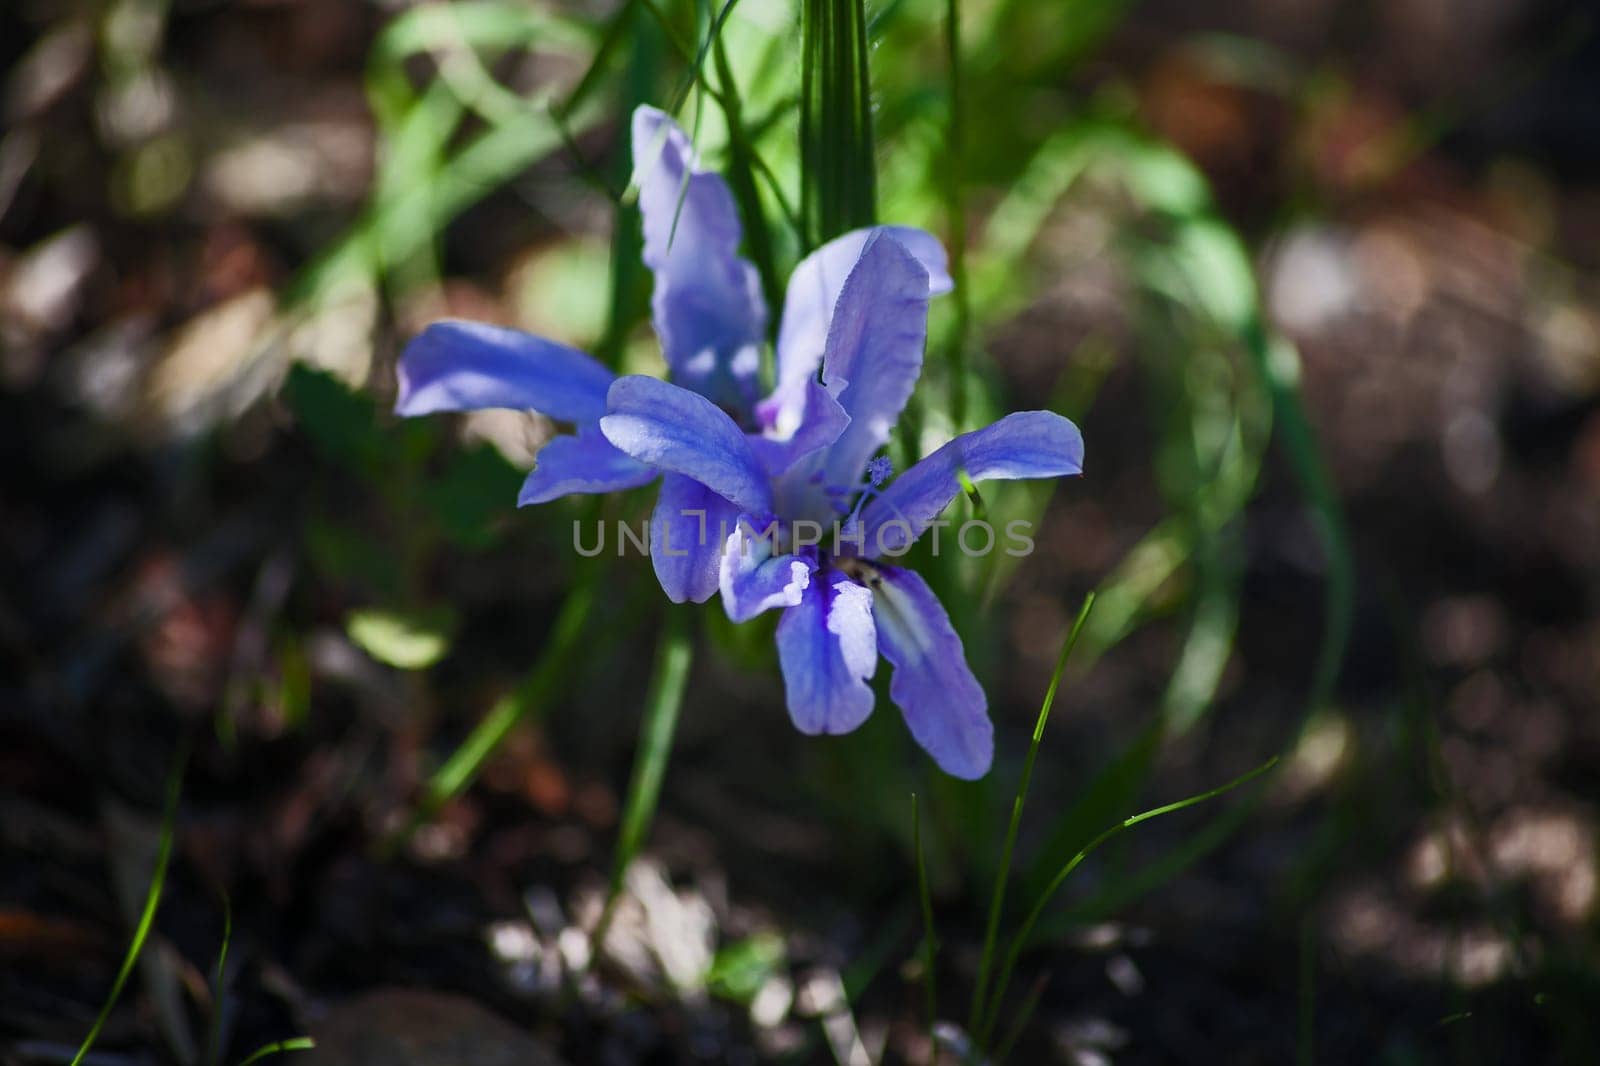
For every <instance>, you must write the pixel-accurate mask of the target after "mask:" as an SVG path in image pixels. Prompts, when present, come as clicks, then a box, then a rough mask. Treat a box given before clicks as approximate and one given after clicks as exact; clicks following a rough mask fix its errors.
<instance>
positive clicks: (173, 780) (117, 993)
mask: <svg viewBox="0 0 1600 1066" xmlns="http://www.w3.org/2000/svg"><path fill="white" fill-rule="evenodd" d="M188 761H189V757H188V752H187V750H184V751H182V752H180V753H179V755H178V757H177V759H176V761H175V762H174V764H173V767H172V770H171V772H169V773H168V775H167V790H166V792H167V794H166V801H165V804H164V806H163V810H162V814H161V844H160V847H159V849H158V851H157V852H156V864H155V869H154V871H153V872H152V873H151V875H150V887H149V889H148V890H147V891H146V892H145V897H144V909H143V910H142V911H141V912H140V915H139V921H138V923H137V924H136V925H135V926H134V930H133V940H132V941H131V942H130V943H129V944H128V953H127V955H125V956H124V957H123V960H122V966H121V968H120V969H118V970H117V977H116V980H115V981H113V982H112V983H111V994H110V995H109V996H107V997H106V1002H105V1005H104V1006H102V1007H101V1008H100V1013H99V1015H98V1016H97V1017H96V1018H95V1020H94V1025H92V1026H90V1028H89V1032H88V1035H86V1036H85V1037H84V1038H83V1044H82V1045H81V1046H80V1047H79V1048H78V1053H77V1054H76V1055H74V1056H73V1057H72V1064H71V1066H81V1063H82V1062H83V1060H84V1056H86V1055H88V1054H89V1051H90V1049H91V1048H93V1047H94V1042H95V1041H96V1040H98V1039H99V1038H100V1030H102V1029H104V1028H105V1024H106V1019H107V1018H109V1017H111V1010H112V1008H113V1007H115V1006H116V1005H117V1000H118V999H119V998H121V996H122V990H123V988H124V987H126V986H127V983H128V978H129V977H130V976H131V975H132V974H133V968H134V967H135V966H137V965H138V963H139V956H140V955H141V954H142V953H143V952H144V944H145V941H146V940H147V939H149V937H150V930H151V929H152V928H153V927H154V926H155V920H156V911H157V909H159V907H160V906H161V893H162V891H163V889H164V888H165V887H166V883H167V866H168V864H169V863H171V861H172V841H173V837H174V835H175V833H176V828H177V820H178V796H179V795H180V794H181V793H182V791H183V771H184V767H185V766H186V765H187V764H188Z"/></svg>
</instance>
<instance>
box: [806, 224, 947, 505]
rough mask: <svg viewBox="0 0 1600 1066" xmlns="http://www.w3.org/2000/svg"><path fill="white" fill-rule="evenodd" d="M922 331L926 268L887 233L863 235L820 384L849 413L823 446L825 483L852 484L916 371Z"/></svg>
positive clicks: (837, 313)
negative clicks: (844, 424) (844, 423)
mask: <svg viewBox="0 0 1600 1066" xmlns="http://www.w3.org/2000/svg"><path fill="white" fill-rule="evenodd" d="M927 336H928V272H927V271H926V270H924V269H923V267H922V264H921V263H919V262H917V260H916V257H915V256H913V255H912V254H911V253H910V252H908V251H906V250H905V248H904V246H902V245H901V244H900V243H899V242H898V241H896V240H895V239H894V238H893V237H891V236H889V235H888V234H886V233H882V232H879V233H874V234H872V235H871V236H869V237H868V238H867V243H866V247H865V248H863V249H862V252H861V258H860V259H859V260H857V261H856V267H855V269H854V270H852V271H851V272H850V277H849V278H848V279H847V280H846V281H845V284H844V289H843V290H842V291H841V292H840V293H839V302H838V303H837V304H836V305H835V306H834V312H833V324H832V325H831V326H830V327H829V329H828V344H827V349H826V351H825V354H824V356H823V364H822V383H823V384H824V385H826V386H827V388H828V391H829V392H831V393H833V394H834V396H836V397H837V398H838V400H839V404H840V406H842V407H843V408H844V410H845V413H846V414H847V415H849V416H850V425H849V426H848V427H846V429H845V431H844V432H843V433H841V434H840V435H839V439H838V440H837V441H835V442H834V444H833V446H832V447H831V448H829V449H828V454H827V459H826V461H825V466H824V470H823V476H824V481H825V482H826V483H827V484H830V485H850V484H854V483H855V482H856V481H857V480H858V479H859V478H860V477H861V471H862V470H863V469H864V468H865V467H866V464H867V460H868V459H870V458H872V453H873V452H876V451H877V450H878V449H879V448H881V447H883V445H884V442H885V441H887V440H888V439H889V431H890V430H892V429H893V428H894V424H895V421H896V420H897V419H899V417H900V412H901V411H902V410H904V408H905V405H906V401H907V400H908V399H910V398H911V392H912V390H913V389H915V388H916V385H917V376H918V375H919V374H921V373H922V349H923V346H924V344H925V342H926V341H927Z"/></svg>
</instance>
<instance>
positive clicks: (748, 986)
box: [706, 933, 786, 1003]
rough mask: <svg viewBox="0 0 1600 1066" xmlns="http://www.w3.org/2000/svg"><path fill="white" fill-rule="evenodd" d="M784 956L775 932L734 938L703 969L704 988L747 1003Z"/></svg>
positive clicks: (782, 946)
mask: <svg viewBox="0 0 1600 1066" xmlns="http://www.w3.org/2000/svg"><path fill="white" fill-rule="evenodd" d="M785 957H786V953H785V951H784V945H783V938H782V937H781V936H778V935H777V934H776V933H757V934H756V935H755V936H752V937H747V938H746V939H744V940H736V941H734V942H733V943H731V944H727V945H725V946H723V947H721V948H719V949H718V950H717V954H716V956H715V957H714V958H713V959H712V960H711V968H710V969H709V970H707V971H706V987H707V988H709V989H710V990H711V992H712V994H713V995H717V996H721V997H723V998H724V999H731V1000H733V1001H734V1002H736V1003H749V1002H750V1001H751V1000H752V999H754V998H755V996H756V993H757V992H759V991H761V986H762V985H764V984H766V982H767V979H768V978H769V977H772V976H773V975H774V974H776V973H777V972H778V971H779V970H781V969H782V968H783V965H784V960H785Z"/></svg>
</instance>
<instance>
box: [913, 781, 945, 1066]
mask: <svg viewBox="0 0 1600 1066" xmlns="http://www.w3.org/2000/svg"><path fill="white" fill-rule="evenodd" d="M911 850H912V853H913V854H914V855H915V856H916V861H917V902H918V903H919V904H920V905H921V907H922V942H923V944H924V945H925V949H924V951H923V954H922V967H923V974H922V989H923V995H924V996H925V997H926V999H927V1014H928V1066H933V1064H934V1062H935V1061H936V1060H937V1059H938V1058H939V1042H938V1041H937V1040H935V1039H934V1036H933V1027H934V1025H935V1024H937V1022H938V1020H939V988H938V985H937V984H936V982H935V977H934V970H933V963H934V959H935V957H936V956H937V955H938V953H939V943H938V939H937V937H936V934H935V933H934V930H933V893H931V892H930V891H929V890H928V863H927V861H926V857H925V856H924V855H923V854H922V808H921V807H920V806H919V805H918V803H917V794H916V793H915V792H913V793H911Z"/></svg>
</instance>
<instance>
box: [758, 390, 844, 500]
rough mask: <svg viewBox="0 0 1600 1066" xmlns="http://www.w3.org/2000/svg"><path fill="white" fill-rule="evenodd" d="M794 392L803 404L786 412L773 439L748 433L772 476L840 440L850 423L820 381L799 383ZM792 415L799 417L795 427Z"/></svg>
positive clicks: (762, 462) (798, 404)
mask: <svg viewBox="0 0 1600 1066" xmlns="http://www.w3.org/2000/svg"><path fill="white" fill-rule="evenodd" d="M792 390H793V392H794V393H795V394H796V395H798V396H799V397H800V402H799V403H797V404H795V405H793V407H792V408H790V411H789V412H785V414H784V415H783V416H782V417H783V420H782V421H780V422H779V423H778V424H776V425H774V426H773V427H772V429H771V430H769V431H768V432H769V433H771V434H772V435H771V436H767V435H766V434H760V433H751V434H747V436H748V439H749V441H750V446H751V447H752V448H754V449H755V451H756V456H757V457H758V458H759V459H760V460H761V465H762V466H763V467H764V468H765V469H766V471H767V473H768V474H769V475H771V476H772V477H777V476H778V475H780V474H782V473H783V472H784V471H785V470H788V469H789V468H790V467H791V466H793V465H794V464H795V463H796V462H798V461H799V460H800V459H802V458H803V457H805V456H807V455H810V454H811V453H812V452H814V451H816V450H817V449H819V448H826V447H827V446H828V445H830V444H832V443H833V442H834V441H836V440H838V439H839V435H840V434H841V433H843V432H844V430H845V427H846V426H848V425H849V424H850V416H849V415H847V414H845V413H844V408H843V407H840V406H839V401H838V400H835V399H834V398H833V394H832V393H830V392H829V391H828V390H827V389H826V388H824V387H823V386H822V384H821V383H820V382H817V381H815V380H811V379H807V380H805V381H799V382H796V383H795V384H794V386H792ZM790 412H792V413H794V414H795V415H797V417H798V422H796V423H794V424H792V425H791V424H790Z"/></svg>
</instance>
